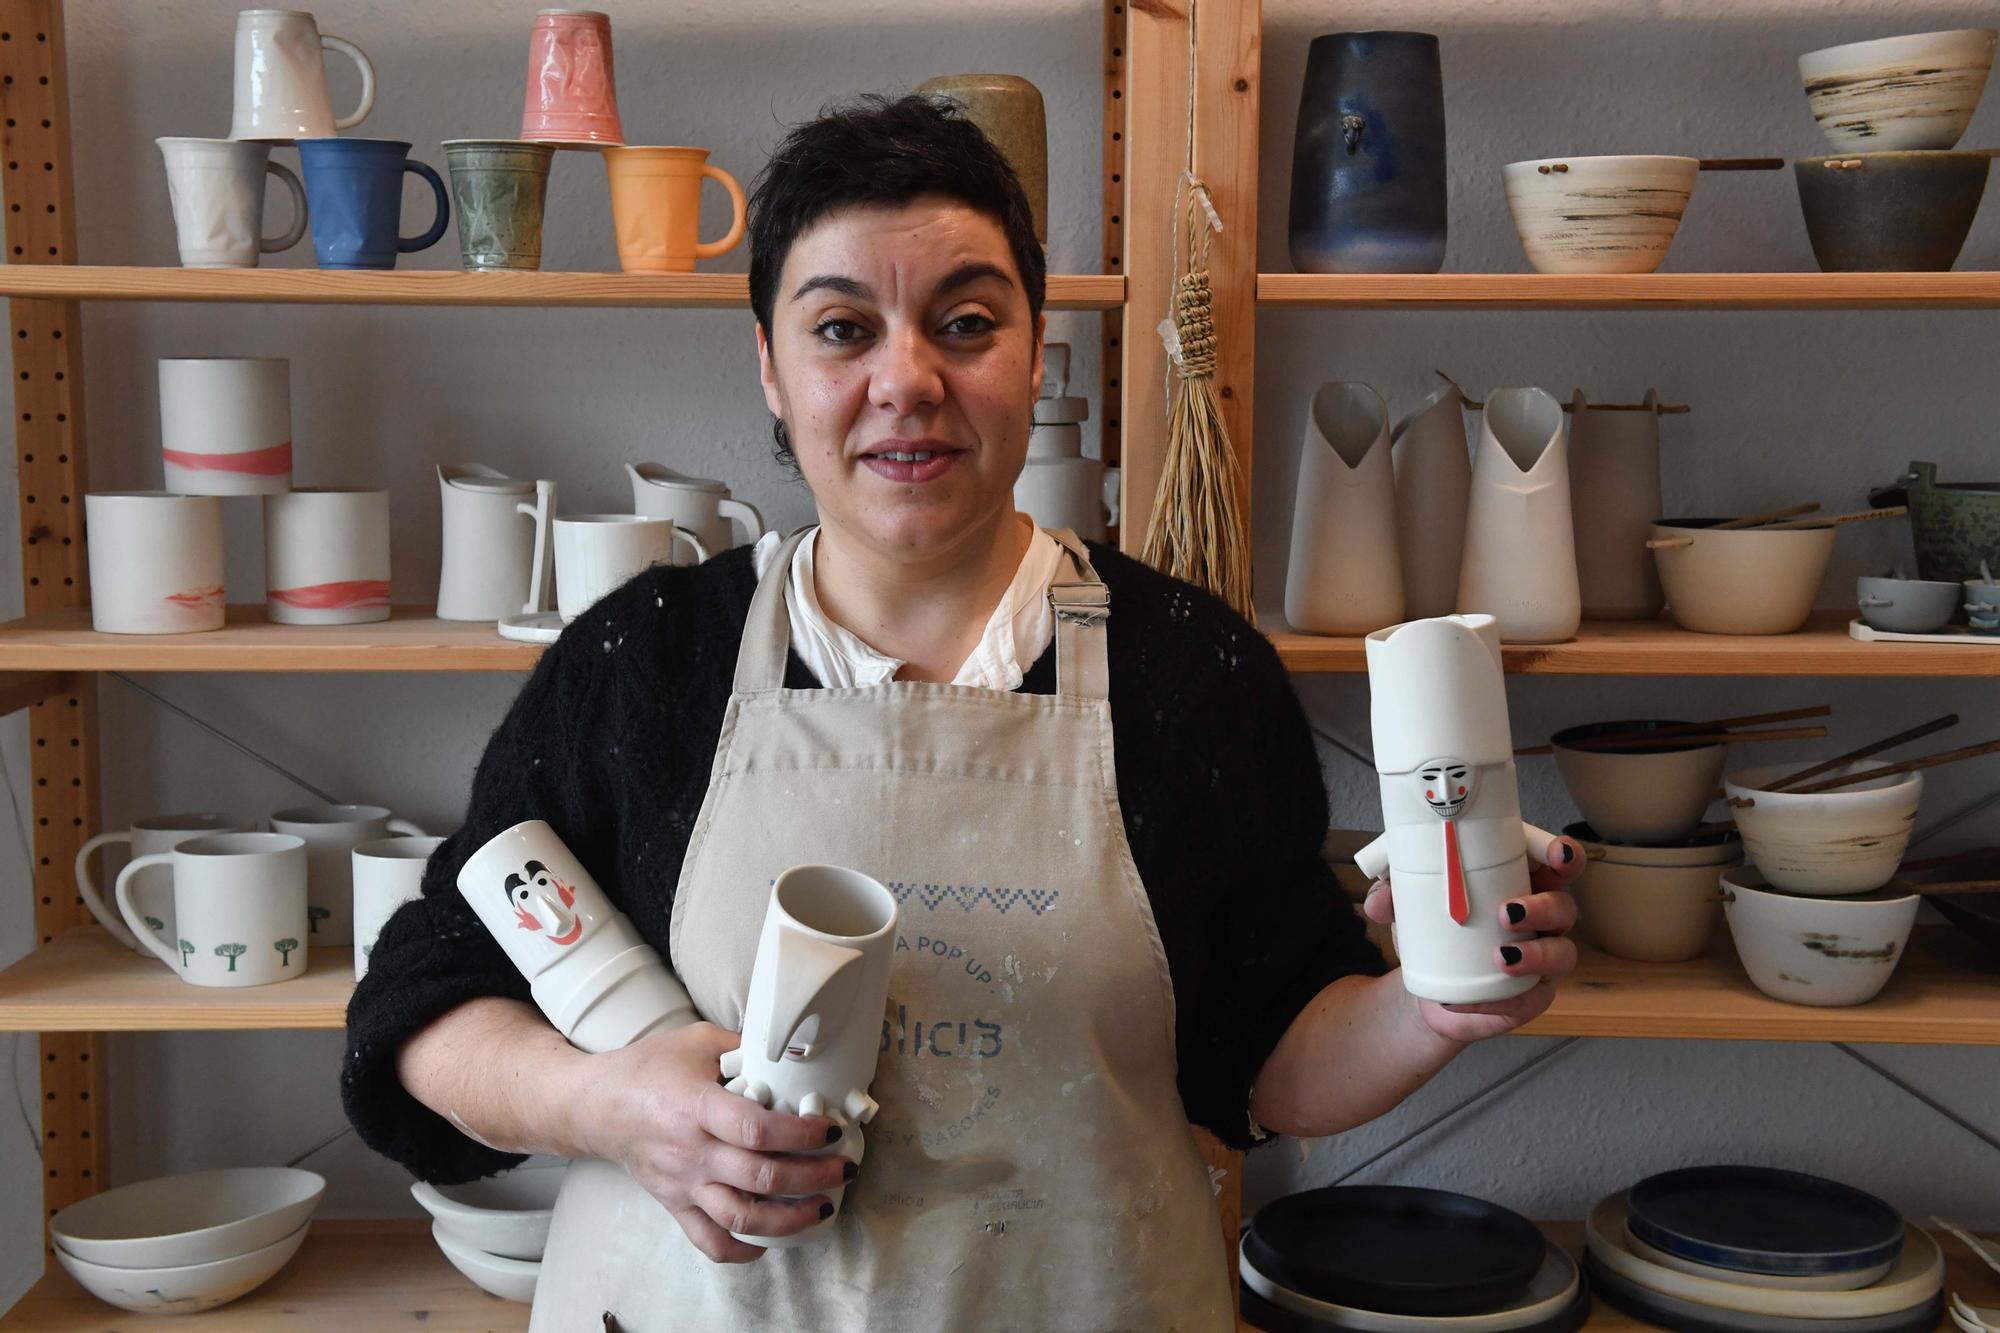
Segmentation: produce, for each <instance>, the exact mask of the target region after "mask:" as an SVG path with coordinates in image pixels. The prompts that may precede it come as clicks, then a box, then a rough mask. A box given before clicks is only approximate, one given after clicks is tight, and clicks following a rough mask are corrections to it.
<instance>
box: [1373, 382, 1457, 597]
mask: <svg viewBox="0 0 2000 1333" xmlns="http://www.w3.org/2000/svg"><path fill="white" fill-rule="evenodd" d="M1390 441H1391V443H1392V444H1393V445H1394V449H1395V453H1394V457H1395V464H1396V466H1395V472H1396V549H1397V552H1398V554H1399V555H1400V556H1401V560H1402V567H1403V615H1404V617H1405V618H1406V619H1409V620H1422V619H1426V618H1428V617H1431V616H1448V615H1450V614H1451V613H1452V611H1453V610H1454V609H1456V608H1457V606H1458V566H1459V560H1460V557H1461V556H1462V555H1463V554H1464V547H1465V502H1466V497H1467V496H1468V495H1469V494H1470V493H1471V490H1472V454H1471V452H1470V451H1469V450H1468V449H1467V448H1466V445H1465V394H1464V393H1463V392H1461V391H1460V390H1459V387H1458V386H1457V385H1456V384H1453V383H1452V382H1451V381H1450V380H1446V381H1445V384H1444V387H1443V388H1441V389H1439V390H1438V391H1437V392H1436V393H1433V394H1432V395H1431V396H1430V397H1428V398H1426V399H1424V401H1423V402H1422V403H1421V404H1419V405H1418V407H1417V410H1416V411H1414V412H1412V413H1410V415H1408V416H1407V417H1404V418H1403V420H1402V422H1401V423H1400V424H1398V425H1397V427H1396V430H1395V433H1394V434H1393V435H1392V436H1391V437H1390Z"/></svg>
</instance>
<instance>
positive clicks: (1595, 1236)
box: [1584, 1190, 1944, 1319]
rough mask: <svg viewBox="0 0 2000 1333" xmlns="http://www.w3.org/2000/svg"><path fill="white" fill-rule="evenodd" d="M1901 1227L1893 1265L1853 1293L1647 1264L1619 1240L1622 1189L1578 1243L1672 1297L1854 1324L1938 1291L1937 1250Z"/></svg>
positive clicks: (1920, 1232) (1602, 1205)
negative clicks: (1724, 1278)
mask: <svg viewBox="0 0 2000 1333" xmlns="http://www.w3.org/2000/svg"><path fill="white" fill-rule="evenodd" d="M1905 1227H1906V1228H1907V1230H1906V1234H1905V1236H1904V1240H1903V1253H1902V1255H1901V1256H1900V1257H1898V1258H1897V1260H1896V1263H1895V1266H1894V1267H1892V1268H1891V1269H1890V1270H1889V1271H1888V1273H1887V1274H1885V1275H1884V1276H1883V1277H1882V1279H1881V1280H1880V1281H1879V1282H1875V1283H1872V1284H1870V1285H1869V1286H1866V1287H1862V1288H1860V1289H1858V1290H1855V1291H1780V1290H1777V1289H1774V1288H1771V1287H1753V1286H1748V1285H1746V1284H1744V1283H1741V1282H1718V1281H1715V1280H1714V1279H1712V1278H1705V1277H1700V1276H1697V1275H1695V1274H1693V1273H1682V1272H1677V1271H1675V1270H1674V1269H1671V1268H1663V1267H1661V1266H1660V1265H1659V1264H1656V1263H1651V1262H1648V1261H1647V1260H1645V1259H1642V1258H1640V1257H1639V1256H1638V1255H1637V1254H1634V1253H1633V1252H1632V1250H1631V1248H1630V1246H1629V1245H1628V1244H1627V1242H1626V1239H1625V1193H1624V1191H1623V1190H1620V1191H1619V1192H1618V1193H1616V1194H1613V1195H1611V1196H1610V1197H1609V1198H1607V1199H1603V1200H1601V1201H1599V1203H1598V1205H1597V1206H1596V1207H1595V1208H1592V1209H1591V1210H1590V1216H1589V1217H1588V1218H1587V1219H1585V1221H1584V1238H1585V1242H1586V1243H1587V1244H1588V1246H1589V1247H1590V1255H1591V1257H1592V1258H1593V1259H1595V1260H1597V1262H1598V1263H1600V1264H1603V1265H1604V1266H1605V1267H1606V1268H1608V1269H1610V1270H1611V1271H1612V1272H1614V1273H1616V1274H1618V1275H1619V1276H1620V1277H1622V1278H1624V1279H1625V1280H1626V1281H1628V1282H1632V1283H1635V1284H1637V1285H1638V1286H1641V1287H1644V1288H1646V1289H1647V1290H1649V1291H1656V1292H1659V1293H1660V1294H1661V1295H1663V1296H1671V1297H1673V1298H1674V1299H1676V1300H1682V1301H1691V1302H1694V1303H1695V1304H1699V1305H1709V1306H1715V1307H1718V1308H1720V1309H1724V1310H1737V1311H1740V1312H1742V1313H1744V1314H1756V1315H1771V1316H1774V1317H1777V1318H1781V1319H1862V1318H1867V1317H1869V1316H1872V1315H1891V1314H1896V1313H1899V1312H1901V1311H1904V1310H1909V1309H1912V1308H1914V1307H1916V1306H1919V1305H1922V1304H1923V1303H1924V1302H1925V1301H1928V1300H1930V1299H1931V1298H1932V1297H1934V1296H1936V1295H1937V1294H1938V1292H1939V1291H1941V1290H1943V1288H1944V1251H1943V1250H1941V1249H1939V1248H1938V1243H1937V1242H1936V1241H1934V1240H1932V1239H1931V1237H1930V1233H1929V1232H1927V1231H1925V1230H1924V1229H1923V1228H1922V1227H1915V1226H1909V1225H1908V1224H1907V1223H1906V1224H1905ZM1738 1276H1741V1275H1740V1274H1739V1275H1738Z"/></svg>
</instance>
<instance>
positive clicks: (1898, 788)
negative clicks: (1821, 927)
mask: <svg viewBox="0 0 2000 1333" xmlns="http://www.w3.org/2000/svg"><path fill="white" fill-rule="evenodd" d="M1804 767H1806V764H1805V763H1803V762H1800V761H1797V760H1794V761H1793V762H1791V763H1789V764H1765V765H1763V766H1761V767H1758V768H1745V769H1739V770H1737V771H1736V772H1734V773H1730V774H1728V775H1726V776H1725V777H1724V778H1723V780H1722V789H1723V791H1725V792H1726V793H1728V795H1729V796H1730V797H1731V798H1733V799H1734V800H1742V801H1748V802H1749V804H1747V805H1742V806H1738V805H1733V804H1732V806H1731V807H1730V809H1731V812H1732V814H1733V815H1734V817H1735V820H1736V828H1737V831H1738V832H1740V833H1741V834H1742V835H1743V854H1744V855H1745V856H1746V857H1748V858H1749V861H1750V864H1752V865H1754V866H1756V867H1757V869H1758V870H1759V871H1760V872H1762V874H1763V876H1764V878H1765V879H1766V880H1769V881H1770V883H1771V885H1772V886H1773V887H1774V888H1780V889H1784V890H1785V891H1786V892H1788V893H1802V894H1811V895H1813V896H1815V897H1841V896H1845V895H1847V894H1852V893H1867V892H1868V891H1869V890H1870V889H1879V888H1881V887H1882V886H1883V885H1884V884H1887V883H1888V882H1889V881H1890V880H1891V879H1892V878H1894V877H1895V874H1896V867H1897V866H1898V865H1900V864H1901V863H1902V860H1903V853H1904V851H1905V850H1907V849H1908V847H1909V845H1910V830H1911V828H1912V827H1913V826H1914V825H1915V823H1916V819H1917V806H1918V805H1919V804H1920V803H1921V802H1922V801H1923V795H1924V775H1923V774H1922V773H1899V774H1896V775H1894V776H1891V777H1886V778H1871V779H1869V780H1868V781H1866V782H1857V783H1855V784H1854V785H1853V786H1849V787H1837V788H1835V789H1834V790H1832V791H1823V792H1809V793H1807V792H1772V791H1765V790H1763V788H1764V786H1765V785H1766V784H1767V783H1771V782H1776V781H1777V780H1779V779H1780V778H1783V777H1786V776H1788V775H1789V774H1792V773H1796V772H1798V771H1799V770H1800V769H1801V768H1804ZM1886 767H1888V765H1887V764H1886V763H1885V762H1884V761H1882V760H1880V759H1864V760H1860V761H1859V762H1856V763H1852V764H1844V765H1842V766H1841V767H1840V768H1838V769H1835V770H1834V771H1833V772H1832V773H1829V774H1825V775H1823V777H1835V776H1843V777H1844V776H1846V775H1847V774H1849V773H1859V772H1864V771H1867V770H1870V769H1877V768H1886Z"/></svg>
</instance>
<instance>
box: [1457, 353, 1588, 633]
mask: <svg viewBox="0 0 2000 1333" xmlns="http://www.w3.org/2000/svg"><path fill="white" fill-rule="evenodd" d="M1458 609H1459V610H1460V611H1461V612H1463V613H1465V614H1468V615H1489V616H1492V617H1493V618H1494V619H1495V620H1496V621H1498V622H1499V627H1500V638H1501V641H1502V642H1504V643H1560V642H1562V641H1563V640H1564V639H1568V638H1573V637H1574V636H1575V635H1576V627H1577V624H1578V623H1579V622H1580V621H1581V619H1582V602H1581V595H1580V593H1579V591H1578V587H1577V577H1576V539H1575V535H1574V531H1573V528H1572V525H1571V520H1570V505H1569V423H1568V421H1567V420H1566V419H1565V418H1564V415H1563V410H1562V404H1561V403H1559V402H1557V401H1556V400H1555V398H1554V397H1552V396H1551V395H1549V394H1548V393H1545V392H1544V391H1542V390H1541V389H1495V390H1494V391H1493V392H1492V393H1489V394H1488V395H1486V410H1485V411H1484V412H1482V413H1480V424H1479V444H1478V447H1477V448H1476V449H1475V450H1474V452H1473V459H1472V493H1471V496H1470V498H1469V499H1468V501H1467V502H1466V510H1465V552H1464V555H1463V556H1462V557H1461V559H1460V562H1459V573H1458Z"/></svg>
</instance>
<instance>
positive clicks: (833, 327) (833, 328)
mask: <svg viewBox="0 0 2000 1333" xmlns="http://www.w3.org/2000/svg"><path fill="white" fill-rule="evenodd" d="M867 332H868V331H867V330H866V329H864V328H862V327H861V326H860V325H859V324H857V323H855V322H854V321H853V320H851V319H823V320H821V321H820V322H819V323H818V324H816V325H815V326H814V327H813V337H815V338H817V339H819V340H820V341H821V342H826V343H834V344H841V343H852V342H859V341H860V340H861V338H862V337H863V336H864V335H865V334H866V333H867Z"/></svg>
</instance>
